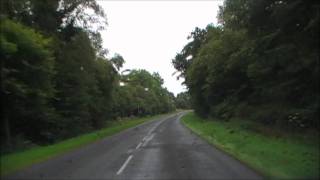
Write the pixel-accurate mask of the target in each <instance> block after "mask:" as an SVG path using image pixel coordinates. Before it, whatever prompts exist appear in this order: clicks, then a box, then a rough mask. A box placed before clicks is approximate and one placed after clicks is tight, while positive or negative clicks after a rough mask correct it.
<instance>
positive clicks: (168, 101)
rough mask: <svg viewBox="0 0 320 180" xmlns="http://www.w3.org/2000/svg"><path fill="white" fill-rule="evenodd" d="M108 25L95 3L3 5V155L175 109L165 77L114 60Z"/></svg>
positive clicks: (6, 0) (31, 0) (43, 0)
mask: <svg viewBox="0 0 320 180" xmlns="http://www.w3.org/2000/svg"><path fill="white" fill-rule="evenodd" d="M106 20H107V19H106V15H105V13H104V12H103V10H102V9H101V7H100V6H99V5H98V4H97V2H96V1H95V0H64V1H60V0H19V1H12V0H2V1H1V17H0V27H1V34H0V41H1V46H0V58H1V106H2V112H1V115H2V118H1V121H2V122H1V126H2V128H3V130H2V131H1V142H2V144H1V147H2V148H1V150H2V151H10V150H14V149H18V148H19V147H21V146H24V145H25V144H30V143H31V144H40V145H41V144H48V143H53V142H56V141H59V140H62V139H65V138H68V137H73V136H75V135H78V134H81V133H84V132H89V131H92V130H95V129H99V128H102V127H104V126H105V124H106V121H108V120H115V119H118V118H121V117H131V116H145V115H153V114H159V113H165V112H170V111H172V110H174V109H175V106H174V101H175V97H174V95H173V94H172V93H170V92H169V91H168V90H167V89H166V88H164V87H163V86H162V84H163V79H162V78H161V77H160V76H159V74H157V73H153V74H150V73H149V72H147V71H145V70H126V71H125V72H120V68H121V67H122V65H123V63H125V61H124V59H123V58H122V57H121V55H118V54H116V55H115V56H114V57H113V58H109V59H108V58H107V56H106V55H107V50H106V49H103V48H102V39H101V36H100V31H101V30H103V29H104V28H105V27H106V25H107V23H106V22H107V21H106Z"/></svg>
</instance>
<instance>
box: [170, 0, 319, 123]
mask: <svg viewBox="0 0 320 180" xmlns="http://www.w3.org/2000/svg"><path fill="white" fill-rule="evenodd" d="M318 11H319V6H318V5H317V4H316V3H315V2H313V1H310V2H309V1H308V2H304V1H301V0H294V1H276V0H274V1H265V0H261V1H254V0H227V1H225V2H224V5H223V6H222V7H220V11H219V15H218V18H219V22H220V24H221V25H220V26H217V27H214V26H212V25H209V26H207V28H206V29H203V30H199V29H196V30H195V32H194V33H193V34H192V36H191V37H193V39H192V41H191V42H189V43H188V44H187V45H186V46H185V47H184V48H183V50H182V51H181V53H179V54H178V55H177V56H176V58H175V59H174V60H173V64H174V66H175V68H176V69H177V70H178V71H180V72H181V75H182V76H184V77H185V80H186V81H185V84H186V85H187V87H188V88H189V93H190V95H191V99H192V103H193V106H194V109H195V111H196V112H197V113H198V114H200V115H203V116H207V115H210V116H214V117H219V118H222V119H228V118H230V117H232V116H235V117H241V118H248V119H251V120H255V121H259V122H263V123H265V124H269V125H280V126H282V127H287V126H289V127H292V128H296V127H297V125H294V123H289V122H288V117H289V116H293V115H294V114H295V113H298V114H300V116H301V117H300V118H299V119H300V121H301V122H300V124H301V127H300V128H319V121H318V117H319V116H318V115H319V114H318V109H319V103H318V101H319V83H318V82H319V52H318V48H319V37H318V35H319V13H317V12H318ZM199 32H202V33H199ZM199 39H201V41H199ZM193 44H196V45H193ZM190 45H193V46H190ZM191 47H192V48H193V49H194V50H193V51H188V49H190V48H191ZM192 48H191V49H192ZM187 57H192V58H191V59H190V58H189V59H188V58H187ZM266 107H267V108H270V109H269V110H268V109H264V108H266ZM241 110H243V111H244V112H245V111H248V112H251V113H252V114H256V116H255V115H250V114H248V113H241V112H240V111H241ZM244 114H246V115H245V116H244ZM258 114H260V115H258ZM260 118H261V119H260Z"/></svg>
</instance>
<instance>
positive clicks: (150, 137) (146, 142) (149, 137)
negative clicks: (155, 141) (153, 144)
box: [142, 133, 155, 147]
mask: <svg viewBox="0 0 320 180" xmlns="http://www.w3.org/2000/svg"><path fill="white" fill-rule="evenodd" d="M154 135H155V133H152V134H151V135H150V136H147V139H146V140H145V141H144V143H143V145H142V146H143V147H144V146H146V145H147V144H148V142H149V141H151V139H152V138H153V137H154Z"/></svg>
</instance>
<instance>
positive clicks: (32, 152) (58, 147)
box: [0, 114, 168, 176]
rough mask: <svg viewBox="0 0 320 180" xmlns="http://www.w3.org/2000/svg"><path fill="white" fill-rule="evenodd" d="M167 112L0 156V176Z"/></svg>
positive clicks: (128, 120) (119, 122) (121, 122)
mask: <svg viewBox="0 0 320 180" xmlns="http://www.w3.org/2000/svg"><path fill="white" fill-rule="evenodd" d="M165 115H168V114H162V115H155V116H151V117H143V118H132V119H126V120H122V121H113V122H111V123H109V124H108V126H107V127H106V128H104V129H101V130H98V131H94V132H91V133H87V134H83V135H80V136H77V137H74V138H70V139H67V140H63V141H61V142H58V143H56V144H52V145H48V146H40V147H35V148H31V149H28V150H25V151H22V152H14V153H10V154H6V155H2V156H1V164H0V167H1V171H0V172H1V176H5V175H8V174H9V173H12V172H14V171H16V170H18V169H21V168H23V167H26V166H29V165H31V164H34V163H37V162H41V161H44V160H47V159H49V158H51V157H54V156H57V155H60V154H63V153H66V152H68V151H71V150H74V149H76V148H79V147H81V146H84V145H86V144H89V143H92V142H95V141H97V140H100V139H102V138H104V137H107V136H111V135H113V134H116V133H118V132H120V131H122V130H125V129H128V128H130V127H134V126H137V125H139V124H142V123H144V122H146V121H150V120H153V119H155V118H160V117H162V116H165Z"/></svg>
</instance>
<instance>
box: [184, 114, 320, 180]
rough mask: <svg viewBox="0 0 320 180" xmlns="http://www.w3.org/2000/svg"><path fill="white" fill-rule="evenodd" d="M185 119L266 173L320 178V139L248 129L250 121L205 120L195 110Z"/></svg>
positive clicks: (199, 133) (239, 157) (287, 176)
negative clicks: (273, 135)
mask: <svg viewBox="0 0 320 180" xmlns="http://www.w3.org/2000/svg"><path fill="white" fill-rule="evenodd" d="M182 122H183V123H184V124H185V125H186V126H187V127H188V128H190V129H191V130H192V131H194V132H195V133H196V134H198V135H199V136H200V137H202V138H204V139H205V140H207V141H208V142H209V143H211V144H214V145H215V146H217V147H218V148H220V149H222V150H224V151H226V152H228V153H229V154H231V155H233V156H234V157H235V158H237V159H239V160H240V161H242V162H245V163H246V164H248V165H249V166H251V167H253V168H254V169H256V170H257V171H259V172H261V173H262V174H265V175H266V176H267V177H270V178H281V179H282V178H297V179H306V178H315V179H318V178H319V141H312V142H307V141H301V140H297V139H295V138H290V136H285V137H271V136H266V135H262V134H260V133H257V132H254V131H251V130H250V129H248V128H247V127H248V124H247V123H248V122H245V123H244V122H241V121H230V122H221V121H215V120H205V119H202V118H200V117H198V116H197V115H195V114H194V113H188V114H187V115H185V116H183V117H182ZM255 125H256V124H255ZM293 137H294V136H293Z"/></svg>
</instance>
